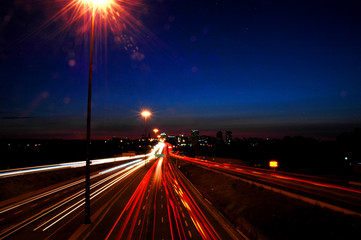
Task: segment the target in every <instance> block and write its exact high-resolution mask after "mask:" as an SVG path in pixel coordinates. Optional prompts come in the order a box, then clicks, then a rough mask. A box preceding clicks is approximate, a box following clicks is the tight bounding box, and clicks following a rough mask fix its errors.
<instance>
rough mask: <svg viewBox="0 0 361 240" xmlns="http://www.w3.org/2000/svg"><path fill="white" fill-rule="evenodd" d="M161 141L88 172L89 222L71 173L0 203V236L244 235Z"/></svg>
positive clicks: (81, 188) (80, 185)
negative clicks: (33, 193)
mask: <svg viewBox="0 0 361 240" xmlns="http://www.w3.org/2000/svg"><path fill="white" fill-rule="evenodd" d="M164 146H165V145H164V144H162V143H160V144H159V145H157V146H156V149H155V150H154V151H153V152H152V154H150V155H148V156H147V163H146V164H145V161H144V160H143V158H140V159H134V160H132V161H128V162H126V163H122V162H120V165H119V166H117V167H113V168H110V169H106V170H102V171H98V172H95V173H92V175H91V220H92V224H87V225H86V224H83V223H84V179H73V180H69V181H67V182H64V183H63V184H61V185H60V186H59V185H57V186H56V187H54V188H50V189H49V190H47V191H45V192H43V193H42V194H39V195H36V196H33V197H29V198H26V199H21V200H19V201H17V202H14V203H12V204H9V205H6V206H4V207H2V208H1V209H0V225H1V227H0V239H243V237H242V236H241V235H242V234H241V233H240V232H238V231H237V230H235V229H234V228H233V226H232V225H230V224H229V222H228V221H227V220H226V219H224V218H223V216H222V215H220V214H219V213H218V211H217V210H216V209H214V207H213V206H211V205H210V204H209V203H208V202H207V201H205V200H204V199H203V197H202V196H201V195H200V194H199V193H198V192H197V190H196V189H194V188H193V186H192V185H191V184H190V182H188V181H187V179H185V178H184V176H182V175H181V173H180V172H179V170H178V169H176V168H175V167H174V164H172V163H171V162H170V161H169V158H168V148H165V147H164ZM159 153H163V154H164V155H162V156H164V157H159V158H155V154H159ZM29 174H30V173H29Z"/></svg>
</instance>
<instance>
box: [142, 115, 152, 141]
mask: <svg viewBox="0 0 361 240" xmlns="http://www.w3.org/2000/svg"><path fill="white" fill-rule="evenodd" d="M142 116H143V117H144V122H145V128H144V138H147V119H148V117H149V116H150V112H149V111H147V110H145V111H143V112H142Z"/></svg>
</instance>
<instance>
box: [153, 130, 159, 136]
mask: <svg viewBox="0 0 361 240" xmlns="http://www.w3.org/2000/svg"><path fill="white" fill-rule="evenodd" d="M153 132H154V136H155V138H157V133H158V132H159V130H158V128H154V129H153Z"/></svg>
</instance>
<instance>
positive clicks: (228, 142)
mask: <svg viewBox="0 0 361 240" xmlns="http://www.w3.org/2000/svg"><path fill="white" fill-rule="evenodd" d="M231 142H232V132H231V131H226V143H227V144H231Z"/></svg>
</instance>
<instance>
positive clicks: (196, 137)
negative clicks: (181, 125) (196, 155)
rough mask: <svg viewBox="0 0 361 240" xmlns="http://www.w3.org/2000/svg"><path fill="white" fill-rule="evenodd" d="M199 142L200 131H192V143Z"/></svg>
mask: <svg viewBox="0 0 361 240" xmlns="http://www.w3.org/2000/svg"><path fill="white" fill-rule="evenodd" d="M198 140H199V131H198V130H191V141H192V143H194V144H195V143H197V142H198Z"/></svg>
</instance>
